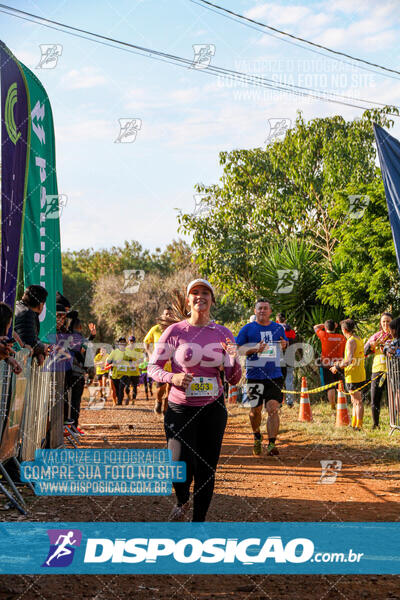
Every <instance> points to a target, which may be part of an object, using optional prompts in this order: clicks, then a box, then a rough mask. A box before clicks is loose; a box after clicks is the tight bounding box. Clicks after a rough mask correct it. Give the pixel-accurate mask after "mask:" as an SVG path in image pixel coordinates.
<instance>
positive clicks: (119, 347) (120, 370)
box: [106, 337, 129, 406]
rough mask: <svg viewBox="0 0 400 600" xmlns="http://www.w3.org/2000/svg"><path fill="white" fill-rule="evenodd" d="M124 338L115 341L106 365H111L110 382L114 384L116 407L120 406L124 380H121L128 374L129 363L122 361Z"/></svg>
mask: <svg viewBox="0 0 400 600" xmlns="http://www.w3.org/2000/svg"><path fill="white" fill-rule="evenodd" d="M125 350H126V338H124V337H120V338H119V339H118V340H117V343H116V348H115V349H114V350H112V352H110V354H109V355H108V357H107V361H106V365H112V366H113V368H112V373H111V381H112V383H113V384H114V387H115V392H116V396H117V404H118V406H121V405H122V400H123V398H124V390H125V385H126V380H124V379H123V377H124V376H126V374H127V372H128V367H129V361H128V360H125V359H124V355H125Z"/></svg>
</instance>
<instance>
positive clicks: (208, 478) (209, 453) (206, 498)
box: [164, 396, 228, 521]
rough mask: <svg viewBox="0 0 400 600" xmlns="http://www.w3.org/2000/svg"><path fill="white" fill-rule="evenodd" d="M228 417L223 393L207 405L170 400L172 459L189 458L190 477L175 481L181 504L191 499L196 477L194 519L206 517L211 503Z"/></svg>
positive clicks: (167, 416)
mask: <svg viewBox="0 0 400 600" xmlns="http://www.w3.org/2000/svg"><path fill="white" fill-rule="evenodd" d="M227 418H228V417H227V412H226V408H225V403H224V398H223V396H220V397H219V398H218V399H217V400H215V401H214V402H212V403H211V404H207V405H206V406H186V405H182V404H174V403H173V402H169V404H168V409H167V412H166V413H165V416H164V427H165V434H166V436H167V442H168V448H169V449H170V450H171V451H172V460H174V461H177V460H180V461H184V462H186V481H185V482H178V483H174V484H173V485H174V489H175V493H176V497H177V499H178V506H181V505H182V504H185V503H186V502H187V501H188V500H189V490H190V485H191V483H192V481H193V479H194V489H193V519H192V520H193V521H205V518H206V514H207V510H208V507H209V506H210V502H211V498H212V495H213V491H214V483H215V470H216V468H217V463H218V459H219V454H220V451H221V444H222V438H223V436H224V431H225V427H226V422H227Z"/></svg>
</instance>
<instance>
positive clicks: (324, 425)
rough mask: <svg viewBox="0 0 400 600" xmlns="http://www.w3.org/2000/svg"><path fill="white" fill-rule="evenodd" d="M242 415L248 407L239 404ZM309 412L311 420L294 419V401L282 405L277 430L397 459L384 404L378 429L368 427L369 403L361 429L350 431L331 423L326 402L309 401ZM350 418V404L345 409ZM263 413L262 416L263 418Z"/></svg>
mask: <svg viewBox="0 0 400 600" xmlns="http://www.w3.org/2000/svg"><path fill="white" fill-rule="evenodd" d="M239 410H240V412H241V413H242V412H243V417H242V416H241V417H240V420H241V421H242V418H243V422H244V421H246V422H248V417H247V414H248V409H247V408H240V409H239ZM311 410H312V416H313V422H312V423H303V422H300V421H298V414H299V404H298V401H295V405H294V407H293V408H291V409H289V408H288V407H287V406H286V405H284V406H283V407H282V411H281V429H280V433H281V434H286V433H290V432H295V433H300V434H303V435H304V436H305V437H306V438H308V440H309V441H310V442H313V443H315V444H319V443H320V444H324V445H332V446H335V447H343V448H347V449H349V450H354V451H358V450H359V451H360V452H363V451H364V452H368V453H372V454H373V456H375V457H376V458H377V459H380V460H383V461H385V462H386V461H387V462H395V461H396V462H398V461H399V460H400V431H394V432H393V434H392V435H391V436H389V433H390V426H389V412H388V409H387V407H385V406H384V407H382V410H381V416H380V429H375V430H373V431H372V429H371V426H372V419H371V407H370V406H369V405H366V406H365V413H364V426H363V429H362V431H354V430H353V429H352V428H351V427H335V422H336V413H334V412H333V411H332V410H331V407H330V405H329V404H328V402H327V401H326V402H322V401H316V402H311ZM349 415H350V420H351V407H350V409H349ZM265 419H266V415H265V416H264V418H263V422H265Z"/></svg>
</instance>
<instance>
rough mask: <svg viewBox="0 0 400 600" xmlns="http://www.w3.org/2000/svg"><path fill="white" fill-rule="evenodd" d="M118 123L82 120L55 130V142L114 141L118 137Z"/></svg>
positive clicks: (60, 126) (59, 126) (101, 120)
mask: <svg viewBox="0 0 400 600" xmlns="http://www.w3.org/2000/svg"><path fill="white" fill-rule="evenodd" d="M118 132H119V125H118V122H117V121H116V120H115V121H112V120H109V121H107V120H105V119H92V120H89V119H87V120H82V121H77V122H75V123H68V124H66V125H58V126H57V128H56V134H57V140H59V141H60V142H74V141H78V140H84V141H85V142H86V141H89V140H104V141H114V140H115V139H116V137H117V136H118Z"/></svg>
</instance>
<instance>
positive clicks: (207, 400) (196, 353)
mask: <svg viewBox="0 0 400 600" xmlns="http://www.w3.org/2000/svg"><path fill="white" fill-rule="evenodd" d="M226 338H229V339H230V340H232V342H234V343H235V339H234V337H233V334H232V333H231V331H230V330H229V329H227V328H226V327H224V326H223V325H218V324H217V323H214V322H211V323H209V324H208V325H206V326H204V327H195V326H194V325H190V323H188V322H187V321H180V322H179V323H175V324H174V325H170V326H169V327H168V328H167V329H166V330H165V331H164V333H163V334H162V336H161V337H160V339H159V341H158V342H157V344H156V345H155V349H154V352H153V355H152V357H151V359H150V363H149V366H148V368H147V373H148V375H149V376H150V377H151V378H152V379H154V380H155V381H158V382H160V383H172V376H173V374H174V373H192V374H193V375H194V376H195V377H215V378H216V379H217V383H218V394H217V395H215V396H190V397H187V396H186V391H185V389H184V388H183V387H177V386H175V385H173V384H172V387H171V391H170V393H169V400H170V401H171V402H174V403H175V404H186V405H189V406H204V405H206V404H211V402H214V401H215V400H216V399H217V398H218V397H219V396H220V395H221V394H222V392H223V387H222V382H221V377H220V370H219V367H220V366H221V365H223V367H224V371H225V376H226V379H227V381H228V382H229V383H231V384H232V385H235V384H236V383H238V382H239V380H240V378H241V376H242V369H241V366H240V363H239V361H238V360H237V359H235V358H233V357H232V356H230V355H229V354H227V353H226V352H225V351H224V349H223V348H222V346H221V342H226ZM168 360H171V366H172V372H169V371H165V370H164V369H163V367H164V365H165V363H166V362H167V361H168Z"/></svg>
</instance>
